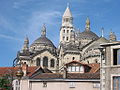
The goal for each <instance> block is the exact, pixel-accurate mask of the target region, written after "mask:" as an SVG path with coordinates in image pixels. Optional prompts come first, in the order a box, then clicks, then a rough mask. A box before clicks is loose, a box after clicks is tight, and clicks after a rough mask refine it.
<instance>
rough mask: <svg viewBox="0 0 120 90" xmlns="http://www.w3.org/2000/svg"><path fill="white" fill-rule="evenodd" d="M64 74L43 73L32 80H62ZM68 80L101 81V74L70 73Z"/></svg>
mask: <svg viewBox="0 0 120 90" xmlns="http://www.w3.org/2000/svg"><path fill="white" fill-rule="evenodd" d="M62 78H63V74H60V73H43V74H39V75H37V76H35V77H33V78H32V79H62ZM66 79H100V74H99V73H95V74H90V73H82V74H81V73H68V74H67V78H66Z"/></svg>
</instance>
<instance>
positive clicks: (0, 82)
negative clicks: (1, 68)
mask: <svg viewBox="0 0 120 90" xmlns="http://www.w3.org/2000/svg"><path fill="white" fill-rule="evenodd" d="M11 87H12V86H11V82H10V75H8V74H6V75H4V76H2V77H0V89H5V90H10V88H11Z"/></svg>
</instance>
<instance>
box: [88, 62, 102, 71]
mask: <svg viewBox="0 0 120 90" xmlns="http://www.w3.org/2000/svg"><path fill="white" fill-rule="evenodd" d="M88 65H89V66H90V67H91V70H90V72H89V73H96V72H97V71H98V70H99V69H100V64H98V63H93V64H88Z"/></svg>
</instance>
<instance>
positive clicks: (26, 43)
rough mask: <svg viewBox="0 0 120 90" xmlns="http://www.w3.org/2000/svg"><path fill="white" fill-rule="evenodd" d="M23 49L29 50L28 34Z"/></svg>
mask: <svg viewBox="0 0 120 90" xmlns="http://www.w3.org/2000/svg"><path fill="white" fill-rule="evenodd" d="M22 50H23V51H29V39H28V37H27V36H26V38H25V40H24V45H23V49H22Z"/></svg>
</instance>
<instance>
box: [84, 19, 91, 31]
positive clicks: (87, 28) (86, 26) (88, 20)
mask: <svg viewBox="0 0 120 90" xmlns="http://www.w3.org/2000/svg"><path fill="white" fill-rule="evenodd" d="M85 29H86V31H89V30H90V19H89V17H87V19H86V25H85Z"/></svg>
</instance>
